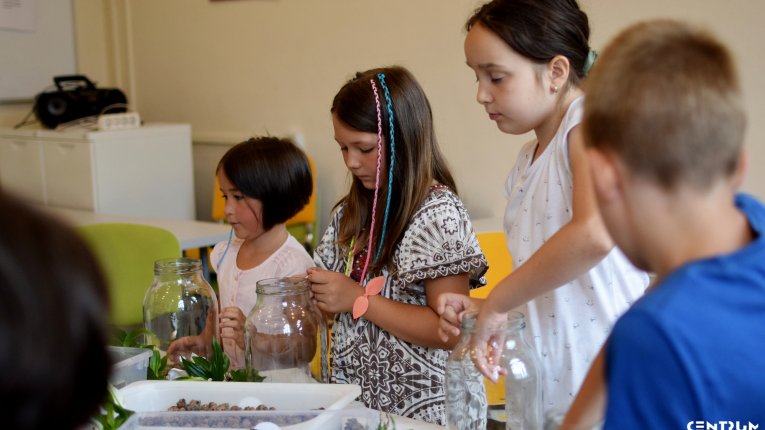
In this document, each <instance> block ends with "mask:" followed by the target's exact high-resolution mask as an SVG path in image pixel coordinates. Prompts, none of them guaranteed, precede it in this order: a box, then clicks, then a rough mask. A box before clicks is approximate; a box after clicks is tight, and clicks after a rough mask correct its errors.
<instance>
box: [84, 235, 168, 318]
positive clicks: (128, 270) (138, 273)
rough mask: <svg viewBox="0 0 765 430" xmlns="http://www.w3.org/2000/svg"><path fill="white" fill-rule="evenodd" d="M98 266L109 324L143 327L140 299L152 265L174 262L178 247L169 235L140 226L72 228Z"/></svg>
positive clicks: (149, 278)
mask: <svg viewBox="0 0 765 430" xmlns="http://www.w3.org/2000/svg"><path fill="white" fill-rule="evenodd" d="M75 230H76V231H77V232H78V233H79V234H80V235H81V236H82V237H83V239H85V242H86V243H87V244H88V245H89V246H90V248H91V250H92V251H93V254H94V255H95V256H96V259H97V260H98V262H99V263H100V265H101V268H102V269H103V271H104V274H105V276H106V281H107V284H108V286H109V299H110V302H111V314H110V322H111V323H112V324H114V325H116V326H119V327H123V328H137V327H142V326H143V297H144V295H145V294H146V290H148V289H149V287H150V286H151V283H152V282H153V280H154V262H155V261H156V260H159V259H162V258H176V257H180V255H181V247H180V245H179V244H178V239H176V237H175V235H173V233H171V232H169V231H167V230H165V229H162V228H158V227H152V226H147V225H141V224H91V225H85V226H79V227H76V228H75Z"/></svg>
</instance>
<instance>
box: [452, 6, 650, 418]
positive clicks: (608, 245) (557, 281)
mask: <svg viewBox="0 0 765 430" xmlns="http://www.w3.org/2000/svg"><path fill="white" fill-rule="evenodd" d="M466 27H467V31H468V33H467V36H466V39H465V56H466V58H467V64H468V66H469V67H470V68H471V69H473V71H474V72H475V74H476V78H477V81H478V94H477V100H478V102H479V103H480V104H481V105H483V106H484V108H485V109H486V112H487V113H488V114H489V119H491V120H493V121H495V122H496V123H497V127H498V128H499V129H500V130H501V131H503V132H505V133H509V134H523V133H526V132H528V131H533V132H534V133H535V135H536V139H534V140H533V141H531V142H529V143H527V144H526V145H525V146H524V147H523V148H522V150H521V152H520V154H519V156H518V159H517V161H516V165H515V167H514V168H513V170H512V171H511V172H510V175H509V177H508V179H507V183H506V187H505V188H506V189H505V196H506V198H507V209H506V211H505V220H504V230H505V234H506V235H507V245H508V247H509V249H510V253H511V255H512V257H513V263H514V266H515V269H514V271H513V272H512V273H511V274H510V275H509V276H508V277H506V278H505V279H503V280H502V281H501V282H500V283H499V284H498V285H497V286H496V287H495V289H494V290H493V291H492V292H491V294H490V295H489V297H488V298H487V299H486V300H485V301H484V302H483V303H482V304H481V305H480V313H479V316H478V321H477V329H476V332H480V330H481V328H484V327H492V326H494V325H496V324H498V323H499V322H501V321H503V320H505V319H506V317H507V311H509V310H511V309H516V308H517V309H516V310H519V311H520V312H522V313H523V314H524V315H525V316H526V322H527V329H526V330H527V338H528V339H530V340H532V341H533V343H532V345H534V346H535V348H536V350H537V353H538V355H539V358H540V359H541V364H542V368H543V380H544V384H543V396H544V405H545V411H546V412H547V411H551V410H555V411H562V410H565V409H567V408H568V406H569V405H570V404H571V402H572V400H573V397H574V395H575V394H576V392H577V390H578V388H579V386H580V385H581V383H582V380H583V379H584V377H585V375H586V373H587V370H588V369H589V367H590V364H591V362H592V360H594V359H595V357H596V355H597V353H598V351H599V349H600V347H601V345H602V343H603V341H604V340H605V338H606V335H607V334H608V332H609V331H610V329H611V326H612V324H613V322H614V321H615V319H616V318H617V316H619V315H620V314H621V313H622V312H623V311H624V310H626V308H627V307H628V306H629V305H630V304H631V303H632V302H633V301H634V300H635V299H636V298H638V297H639V296H640V295H641V294H642V292H643V291H644V290H645V287H646V286H647V284H648V277H647V275H646V274H645V273H643V272H640V271H638V270H637V269H635V268H634V267H633V266H632V265H631V264H630V263H629V262H628V261H627V260H626V259H625V258H624V256H623V255H622V254H621V252H620V251H619V250H618V249H616V248H614V246H613V243H612V242H611V238H610V237H609V235H608V233H607V231H606V229H605V227H604V225H603V223H602V220H601V218H600V215H599V213H598V210H597V207H596V202H595V197H594V193H593V190H592V186H591V179H590V172H589V166H588V165H587V160H586V154H585V150H584V146H583V142H582V138H581V132H580V130H579V129H578V127H577V126H578V124H579V122H580V120H581V116H582V104H583V101H584V99H583V95H582V92H581V90H580V89H579V85H578V84H579V82H580V80H581V79H582V78H584V76H585V75H586V71H587V70H588V69H589V67H590V66H591V65H592V62H593V61H594V52H593V51H591V50H590V49H589V46H588V42H587V38H588V36H589V25H588V20H587V16H586V14H585V13H584V12H583V11H581V10H580V9H579V6H578V5H577V4H576V2H575V1H574V0H565V1H559V0H558V1H556V0H495V1H492V2H490V3H487V4H485V5H483V6H482V7H481V8H479V9H478V10H477V11H476V12H475V14H474V15H473V16H472V17H471V18H470V19H469V20H468V23H467V26H466ZM615 108H616V107H615ZM473 305H475V303H473ZM469 307H470V302H469V301H468V300H465V299H464V298H463V297H459V296H456V295H454V296H447V297H443V298H442V299H441V300H440V302H439V311H440V312H441V315H442V320H441V331H442V334H447V333H448V334H452V335H453V334H455V333H458V332H459V329H458V327H459V326H458V324H459V319H460V316H461V312H463V311H465V310H466V309H468V308H469ZM474 342H475V347H476V352H477V356H476V359H475V362H476V366H477V367H478V368H479V369H480V370H481V371H482V372H483V373H484V374H485V375H486V376H487V377H490V378H496V377H497V375H496V373H495V372H494V371H495V365H494V357H491V356H487V354H489V353H488V352H487V351H489V349H488V348H487V344H489V343H490V342H492V339H489V338H488V337H487V336H484V335H480V336H476V337H475V338H474Z"/></svg>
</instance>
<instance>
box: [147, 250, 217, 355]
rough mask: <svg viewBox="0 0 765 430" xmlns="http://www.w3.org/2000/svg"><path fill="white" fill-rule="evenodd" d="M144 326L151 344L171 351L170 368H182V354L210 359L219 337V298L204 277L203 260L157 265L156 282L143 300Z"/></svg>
mask: <svg viewBox="0 0 765 430" xmlns="http://www.w3.org/2000/svg"><path fill="white" fill-rule="evenodd" d="M143 324H144V328H145V329H146V330H148V331H149V332H150V333H151V334H149V335H147V337H148V339H147V340H148V342H147V343H149V344H153V345H155V346H157V347H158V348H159V349H160V351H162V352H163V353H167V352H169V356H168V364H169V365H171V366H176V367H177V366H179V365H180V359H179V355H183V356H184V357H185V358H190V357H191V354H192V353H193V354H196V355H201V356H203V357H205V358H208V359H209V358H210V356H211V353H212V338H213V337H218V299H217V297H216V296H215V291H213V289H212V287H211V286H210V284H209V283H208V282H207V280H205V278H204V276H203V275H202V262H201V261H200V260H196V259H191V258H169V259H163V260H157V261H155V262H154V281H153V282H152V284H151V287H150V288H149V289H148V290H147V291H146V295H145V296H144V299H143ZM168 350H169V351H168Z"/></svg>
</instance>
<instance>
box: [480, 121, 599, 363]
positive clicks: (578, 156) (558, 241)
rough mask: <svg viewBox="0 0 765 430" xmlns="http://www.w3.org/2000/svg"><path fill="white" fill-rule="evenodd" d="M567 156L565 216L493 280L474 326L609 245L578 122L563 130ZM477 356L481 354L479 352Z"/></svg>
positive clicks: (567, 277) (561, 278)
mask: <svg viewBox="0 0 765 430" xmlns="http://www.w3.org/2000/svg"><path fill="white" fill-rule="evenodd" d="M569 160H570V163H571V171H572V175H573V188H574V189H573V202H572V203H573V214H572V218H571V220H570V221H569V222H568V224H566V225H564V226H563V227H562V228H561V229H560V230H558V231H557V232H556V233H555V234H553V235H552V236H551V237H550V238H549V239H548V240H547V242H545V243H544V244H543V245H542V246H541V247H540V248H539V249H538V250H537V251H536V252H535V253H534V254H533V255H532V256H531V257H530V258H529V259H528V260H527V261H526V262H525V263H524V264H522V265H521V266H520V267H518V268H517V269H514V270H513V272H512V273H511V274H510V275H508V276H507V277H506V278H505V279H503V280H502V281H500V282H499V284H497V286H496V287H495V288H494V289H493V290H492V292H491V293H490V294H489V296H488V297H487V299H486V300H485V302H484V304H483V306H482V307H481V311H480V314H479V317H478V321H477V324H476V328H477V330H476V331H479V329H480V328H481V327H493V326H497V325H498V324H500V323H501V322H503V321H504V320H505V319H506V317H507V316H506V313H507V311H509V310H511V309H513V308H515V307H517V306H519V305H522V304H524V303H526V302H528V301H529V300H532V299H534V298H535V297H538V296H540V295H542V294H544V293H546V292H548V291H551V290H554V289H555V288H558V287H559V286H561V285H564V284H565V283H567V282H569V281H571V280H573V279H575V278H576V277H577V276H579V275H581V274H583V273H585V272H586V271H588V270H589V269H590V268H592V267H593V266H595V265H596V264H597V263H598V262H599V261H600V260H602V259H603V257H605V256H606V255H607V254H608V252H609V251H610V250H611V248H612V247H613V242H612V240H611V237H610V236H609V234H608V231H607V230H606V227H605V225H604V224H603V220H602V219H601V217H600V212H599V211H598V208H597V205H596V201H595V193H594V190H593V184H592V178H591V173H590V170H589V169H590V167H589V163H588V161H587V154H586V152H585V148H584V143H583V141H582V138H581V132H580V130H579V128H578V127H577V128H574V129H573V130H572V131H571V133H570V135H569ZM480 341H488V339H476V343H480ZM483 347H484V348H485V344H484V345H483ZM479 348H480V346H479ZM479 357H481V358H482V357H483V356H482V355H480V354H479ZM482 361H483V360H482V359H481V360H478V361H477V362H476V365H477V366H478V368H479V369H481V371H482V372H483V373H484V374H485V375H486V376H490V375H491V370H492V369H489V368H488V366H486V364H485V362H484V363H483V364H482Z"/></svg>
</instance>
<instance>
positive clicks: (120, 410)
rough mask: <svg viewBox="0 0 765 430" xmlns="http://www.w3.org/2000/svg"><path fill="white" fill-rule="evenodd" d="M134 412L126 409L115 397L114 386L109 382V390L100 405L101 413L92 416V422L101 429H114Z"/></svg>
mask: <svg viewBox="0 0 765 430" xmlns="http://www.w3.org/2000/svg"><path fill="white" fill-rule="evenodd" d="M134 413H135V412H133V411H131V410H129V409H126V408H125V407H123V406H122V404H121V403H120V402H119V400H118V399H117V394H116V392H115V389H114V386H113V385H112V384H109V390H108V393H107V395H106V399H105V400H104V403H103V404H102V405H101V413H100V414H99V415H97V416H95V417H93V419H92V422H93V424H94V425H95V426H96V427H97V428H98V429H101V430H116V429H118V428H119V427H120V426H121V425H122V424H124V423H125V421H127V420H128V418H130V416H131V415H133V414H134Z"/></svg>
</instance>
